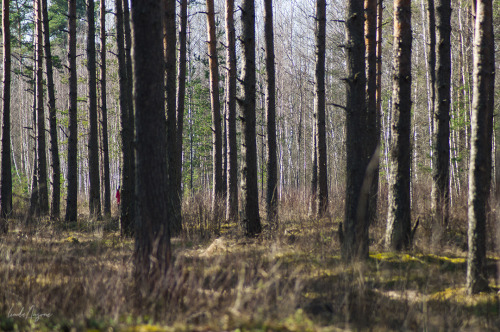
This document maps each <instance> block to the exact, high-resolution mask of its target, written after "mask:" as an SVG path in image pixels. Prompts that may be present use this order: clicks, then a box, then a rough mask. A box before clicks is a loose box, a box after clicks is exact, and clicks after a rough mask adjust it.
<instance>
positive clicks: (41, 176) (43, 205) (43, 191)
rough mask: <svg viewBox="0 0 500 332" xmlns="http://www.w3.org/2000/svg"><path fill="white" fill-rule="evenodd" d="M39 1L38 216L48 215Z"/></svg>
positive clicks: (38, 10)
mask: <svg viewBox="0 0 500 332" xmlns="http://www.w3.org/2000/svg"><path fill="white" fill-rule="evenodd" d="M40 1H41V0H36V1H35V8H34V10H35V18H36V19H35V36H36V43H35V84H36V87H35V90H36V98H37V102H36V110H37V126H38V129H37V144H38V148H37V152H38V157H37V158H38V166H37V169H38V201H39V202H38V204H39V212H40V215H42V216H45V215H48V214H49V190H48V187H47V152H46V139H45V107H44V102H43V100H44V98H43V95H44V93H43V29H42V8H41V2H40Z"/></svg>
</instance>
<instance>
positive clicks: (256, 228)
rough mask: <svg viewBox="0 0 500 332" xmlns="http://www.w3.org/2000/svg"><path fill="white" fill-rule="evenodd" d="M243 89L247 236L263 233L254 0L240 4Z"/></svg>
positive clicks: (244, 222) (243, 196) (243, 195)
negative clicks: (257, 120) (259, 177)
mask: <svg viewBox="0 0 500 332" xmlns="http://www.w3.org/2000/svg"><path fill="white" fill-rule="evenodd" d="M241 22H242V34H241V43H242V46H243V47H242V49H243V50H242V51H243V52H242V53H243V54H242V55H243V71H242V75H243V79H242V80H241V82H242V84H243V86H242V88H241V91H242V95H241V98H239V99H238V102H239V104H240V107H241V108H242V112H241V114H242V117H241V121H242V123H241V130H242V134H243V140H242V141H243V142H242V143H243V144H242V157H243V158H242V166H241V199H242V216H241V217H242V220H241V222H242V225H243V229H244V231H245V234H246V235H247V236H255V235H257V234H259V233H260V232H261V230H262V226H261V222H260V215H259V190H258V186H257V139H256V127H255V122H256V121H255V107H256V102H255V100H256V78H255V76H256V74H255V4H254V0H243V1H242V3H241Z"/></svg>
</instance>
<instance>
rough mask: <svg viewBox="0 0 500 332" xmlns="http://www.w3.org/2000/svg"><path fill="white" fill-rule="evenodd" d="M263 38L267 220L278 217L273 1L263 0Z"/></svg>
mask: <svg viewBox="0 0 500 332" xmlns="http://www.w3.org/2000/svg"><path fill="white" fill-rule="evenodd" d="M264 30H265V34H264V38H265V40H266V76H267V88H266V112H267V197H266V207H267V221H268V222H269V223H271V224H273V225H275V224H276V222H277V219H278V161H277V156H276V150H277V149H276V77H275V76H276V70H275V65H274V28H273V1H272V0H265V1H264Z"/></svg>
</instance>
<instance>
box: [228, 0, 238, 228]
mask: <svg viewBox="0 0 500 332" xmlns="http://www.w3.org/2000/svg"><path fill="white" fill-rule="evenodd" d="M235 35H236V33H235V29H234V0H226V43H227V49H226V64H227V71H226V109H227V141H228V150H227V159H228V181H227V194H228V195H227V211H226V217H227V219H228V220H236V219H237V218H238V144H237V141H236V75H237V74H236V46H235V45H236V37H235Z"/></svg>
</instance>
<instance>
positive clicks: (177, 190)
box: [172, 0, 188, 230]
mask: <svg viewBox="0 0 500 332" xmlns="http://www.w3.org/2000/svg"><path fill="white" fill-rule="evenodd" d="M187 9H188V4H187V0H181V1H180V10H179V16H180V23H179V68H178V71H179V72H178V76H177V80H178V82H179V83H178V84H177V111H176V129H175V134H176V139H175V141H176V144H175V145H176V149H175V153H176V157H175V160H174V162H175V187H174V188H173V189H172V191H173V194H174V195H176V198H178V202H179V205H180V204H181V203H182V140H183V137H182V134H183V131H184V99H185V98H186V63H187V61H186V55H187V19H188V13H187ZM180 210H181V209H180V207H179V211H180ZM178 216H179V219H178V220H177V219H174V220H173V221H172V224H174V223H176V224H177V226H178V227H174V228H177V229H179V230H180V229H182V214H181V213H179V215H178Z"/></svg>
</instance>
